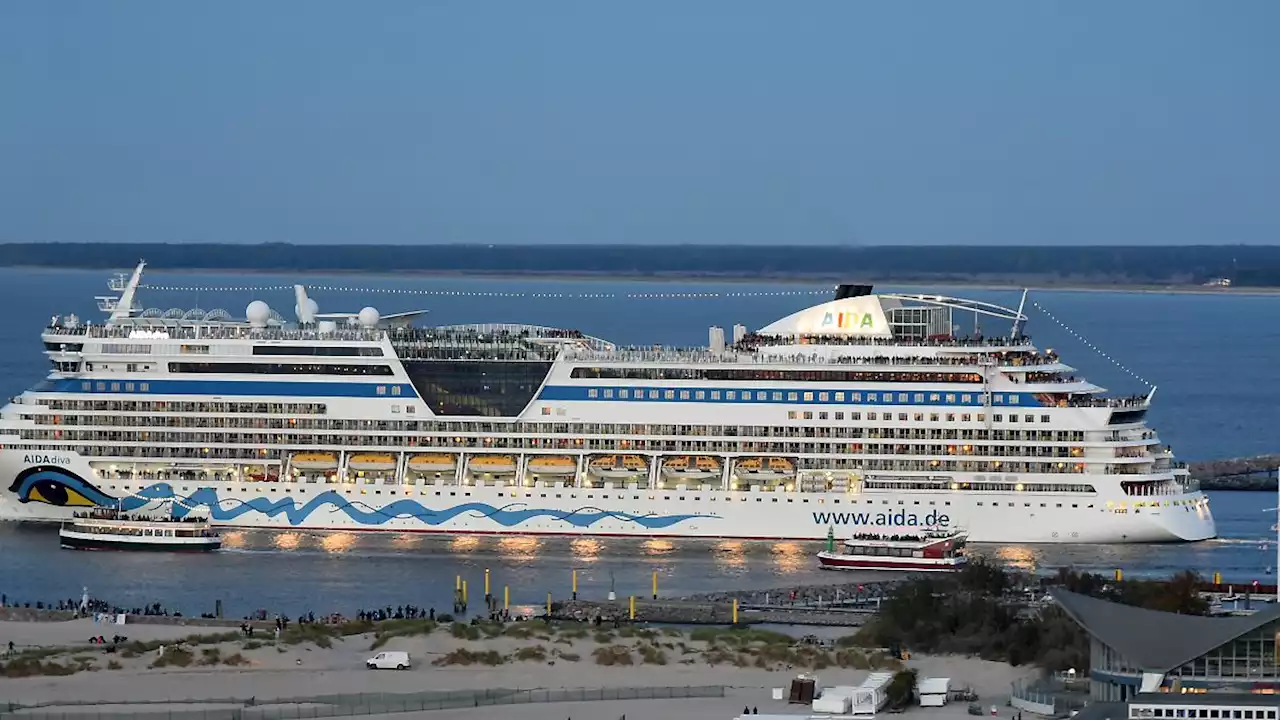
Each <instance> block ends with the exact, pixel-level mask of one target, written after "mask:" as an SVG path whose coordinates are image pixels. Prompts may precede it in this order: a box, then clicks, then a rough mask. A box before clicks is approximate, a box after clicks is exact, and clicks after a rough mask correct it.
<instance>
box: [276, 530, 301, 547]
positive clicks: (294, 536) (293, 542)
mask: <svg viewBox="0 0 1280 720" xmlns="http://www.w3.org/2000/svg"><path fill="white" fill-rule="evenodd" d="M271 544H272V545H274V546H276V547H277V548H279V549H281V550H297V549H298V547H299V546H300V545H302V534H301V533H296V532H282V533H273V534H272V536H271Z"/></svg>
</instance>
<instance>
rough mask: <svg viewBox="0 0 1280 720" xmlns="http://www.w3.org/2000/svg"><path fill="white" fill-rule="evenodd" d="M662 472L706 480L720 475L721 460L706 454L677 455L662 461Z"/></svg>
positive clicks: (670, 476) (677, 476)
mask: <svg viewBox="0 0 1280 720" xmlns="http://www.w3.org/2000/svg"><path fill="white" fill-rule="evenodd" d="M662 474H663V475H665V476H666V477H669V478H674V479H682V480H706V479H708V478H713V477H719V476H720V461H719V460H717V459H715V458H713V457H707V456H706V455H677V456H675V457H673V458H667V459H666V460H664V461H663V462H662Z"/></svg>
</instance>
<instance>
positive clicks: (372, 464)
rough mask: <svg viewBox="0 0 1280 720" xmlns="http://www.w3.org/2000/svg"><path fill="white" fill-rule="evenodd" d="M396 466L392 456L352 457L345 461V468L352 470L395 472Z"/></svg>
mask: <svg viewBox="0 0 1280 720" xmlns="http://www.w3.org/2000/svg"><path fill="white" fill-rule="evenodd" d="M396 465H397V463H396V457H395V456H394V455H372V454H361V455H352V456H351V459H350V460H348V461H347V467H349V468H351V469H352V470H395V469H396Z"/></svg>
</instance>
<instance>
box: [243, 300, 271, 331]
mask: <svg viewBox="0 0 1280 720" xmlns="http://www.w3.org/2000/svg"><path fill="white" fill-rule="evenodd" d="M244 316H245V317H246V318H248V319H249V324H250V325H252V326H254V327H259V328H260V327H266V326H267V320H268V319H270V318H271V307H270V306H269V305H267V304H266V303H264V302H262V301H261V300H254V301H253V302H251V303H249V307H247V308H245V309H244Z"/></svg>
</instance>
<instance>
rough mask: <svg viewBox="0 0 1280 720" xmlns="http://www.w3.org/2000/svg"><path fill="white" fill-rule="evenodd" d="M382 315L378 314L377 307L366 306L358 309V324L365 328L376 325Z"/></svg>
mask: <svg viewBox="0 0 1280 720" xmlns="http://www.w3.org/2000/svg"><path fill="white" fill-rule="evenodd" d="M381 319H382V316H381V315H379V314H378V309H377V308H371V307H367V308H365V309H363V310H361V311H360V325H361V326H363V327H367V328H373V327H378V321H379V320H381Z"/></svg>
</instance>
